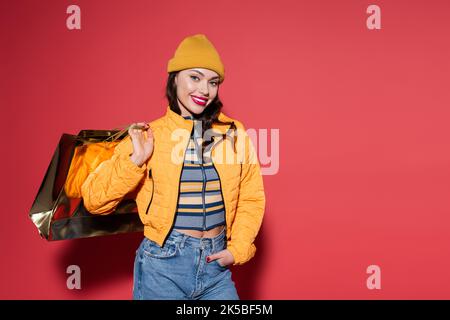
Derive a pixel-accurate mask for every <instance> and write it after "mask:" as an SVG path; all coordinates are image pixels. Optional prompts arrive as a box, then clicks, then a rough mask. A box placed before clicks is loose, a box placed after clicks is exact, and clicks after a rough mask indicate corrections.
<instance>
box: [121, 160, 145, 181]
mask: <svg viewBox="0 0 450 320" xmlns="http://www.w3.org/2000/svg"><path fill="white" fill-rule="evenodd" d="M119 157H120V160H121V164H122V166H123V168H124V169H125V170H126V171H127V173H129V174H132V175H136V177H139V178H140V177H142V174H143V173H144V172H145V170H146V169H147V165H146V164H145V163H144V164H143V165H142V166H141V167H139V166H138V165H136V164H135V163H134V162H133V161H131V159H130V155H129V154H121V155H120V156H119Z"/></svg>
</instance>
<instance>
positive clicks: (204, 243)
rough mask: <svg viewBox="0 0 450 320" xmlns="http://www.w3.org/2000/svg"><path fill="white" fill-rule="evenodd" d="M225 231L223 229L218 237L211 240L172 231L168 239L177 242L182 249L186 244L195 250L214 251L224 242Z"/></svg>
mask: <svg viewBox="0 0 450 320" xmlns="http://www.w3.org/2000/svg"><path fill="white" fill-rule="evenodd" d="M225 230H226V227H224V228H223V229H222V231H221V232H220V233H219V234H218V235H216V236H215V237H212V238H196V237H192V236H190V235H187V234H184V233H181V232H179V231H177V230H175V229H172V232H171V233H170V235H169V237H168V239H171V240H172V241H175V242H179V243H180V244H181V247H183V246H184V245H185V244H186V243H187V244H188V245H189V246H191V247H195V248H213V249H214V248H215V247H217V246H219V245H221V244H222V242H223V241H224V239H225V235H226V233H225Z"/></svg>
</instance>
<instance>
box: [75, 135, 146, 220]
mask: <svg viewBox="0 0 450 320" xmlns="http://www.w3.org/2000/svg"><path fill="white" fill-rule="evenodd" d="M132 153H133V145H132V142H131V138H130V136H127V137H125V138H124V139H123V140H122V141H120V143H119V144H117V146H116V147H115V149H114V154H113V156H112V157H111V158H110V159H108V160H105V161H103V162H102V163H100V165H99V166H98V167H97V168H96V169H95V170H94V171H92V172H91V173H90V174H89V175H88V177H87V179H86V180H85V182H84V183H83V185H82V186H81V196H82V198H83V202H84V206H85V208H86V209H87V210H88V211H89V212H90V213H92V214H103V215H105V214H109V213H112V212H114V211H115V209H116V207H117V205H118V204H119V203H120V201H121V200H122V199H123V198H124V196H125V195H126V194H127V193H129V192H131V191H133V190H134V189H135V188H136V187H137V186H138V184H139V182H140V180H141V179H142V178H143V177H144V175H145V170H146V164H145V163H144V164H143V165H142V166H141V167H139V166H137V165H136V164H135V163H134V162H132V161H131V159H130V155H131V154H132Z"/></svg>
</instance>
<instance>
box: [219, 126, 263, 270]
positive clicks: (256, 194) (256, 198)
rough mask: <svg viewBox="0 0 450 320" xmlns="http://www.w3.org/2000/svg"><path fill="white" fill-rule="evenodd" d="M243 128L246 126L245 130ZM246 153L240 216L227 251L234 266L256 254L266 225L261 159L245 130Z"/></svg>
mask: <svg viewBox="0 0 450 320" xmlns="http://www.w3.org/2000/svg"><path fill="white" fill-rule="evenodd" d="M242 128H243V127H242ZM242 130H243V131H241V132H240V133H242V136H243V137H244V140H245V142H244V144H245V148H244V150H245V154H244V157H243V159H244V160H243V161H242V162H241V165H242V170H241V181H240V191H239V198H238V203H237V209H236V216H235V218H234V221H233V227H232V231H231V236H230V240H228V243H227V249H228V250H229V251H230V252H231V253H232V255H233V257H234V260H235V261H234V263H233V265H240V264H244V263H246V262H247V261H249V260H250V259H251V258H253V256H254V255H255V252H256V246H255V244H254V241H255V238H256V235H257V234H258V232H259V229H260V227H261V224H262V220H263V216H264V211H265V204H266V198H265V194H264V185H263V178H262V174H261V169H260V164H259V161H258V157H257V154H256V151H255V148H254V146H253V143H252V141H251V139H250V137H249V136H248V135H247V133H246V132H245V129H242Z"/></svg>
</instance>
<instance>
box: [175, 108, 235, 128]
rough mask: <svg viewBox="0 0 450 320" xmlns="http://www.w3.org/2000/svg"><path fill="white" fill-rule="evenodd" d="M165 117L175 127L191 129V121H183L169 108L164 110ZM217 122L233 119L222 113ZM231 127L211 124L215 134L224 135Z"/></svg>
mask: <svg viewBox="0 0 450 320" xmlns="http://www.w3.org/2000/svg"><path fill="white" fill-rule="evenodd" d="M166 117H167V118H168V119H169V120H170V121H171V122H172V123H173V124H174V125H175V126H176V127H181V128H186V129H192V126H193V121H192V119H185V118H184V117H183V116H181V115H179V114H178V113H176V112H174V111H172V109H170V106H167V109H166ZM218 118H219V120H220V121H223V122H233V119H232V118H230V117H228V116H226V115H225V114H224V113H223V112H220V113H219V117H218ZM230 127H231V125H229V124H223V125H222V124H216V123H215V124H213V127H212V129H213V130H214V131H215V132H218V133H222V134H225V133H227V132H228V129H230Z"/></svg>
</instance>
